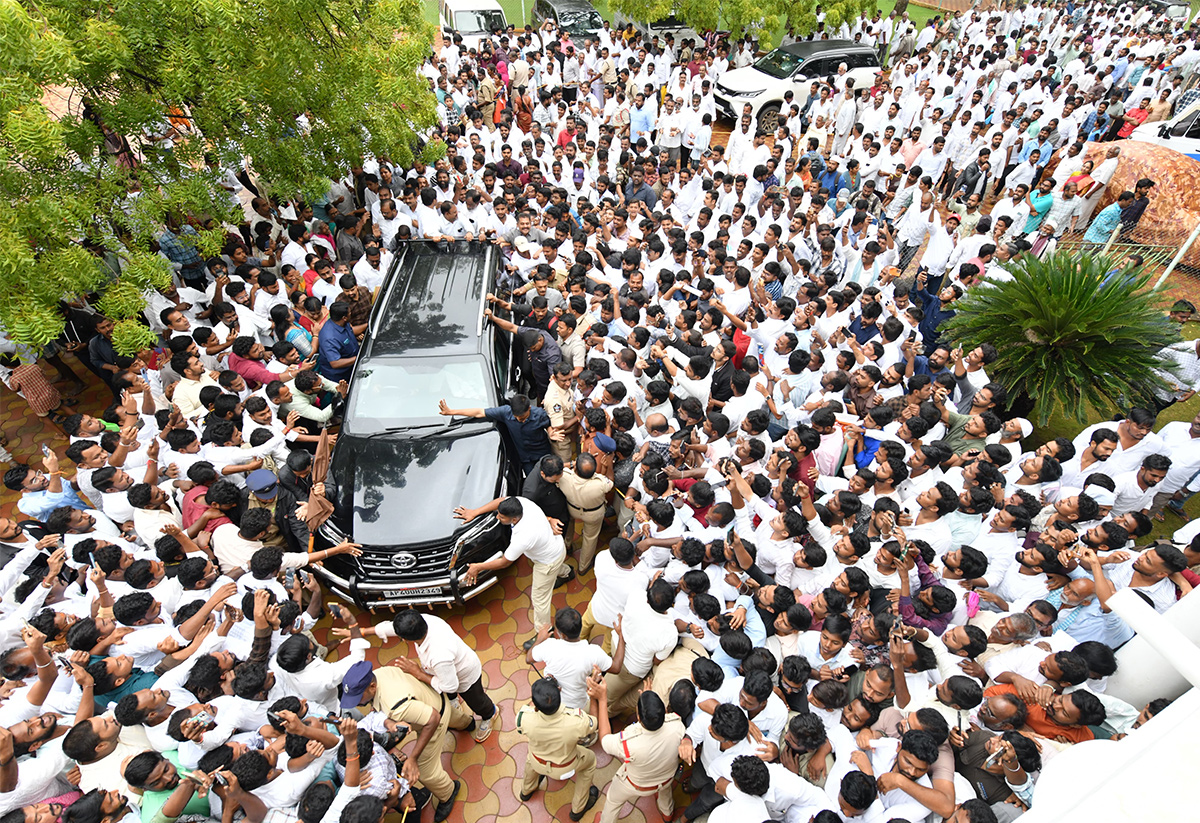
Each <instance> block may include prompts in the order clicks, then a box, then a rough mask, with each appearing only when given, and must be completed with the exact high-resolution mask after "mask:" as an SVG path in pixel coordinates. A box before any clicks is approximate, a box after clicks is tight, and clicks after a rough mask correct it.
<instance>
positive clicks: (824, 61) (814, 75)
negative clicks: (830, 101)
mask: <svg viewBox="0 0 1200 823" xmlns="http://www.w3.org/2000/svg"><path fill="white" fill-rule="evenodd" d="M836 73H837V62H836V58H831V57H826V56H821V57H810V58H809V59H808V60H806V61H804V65H802V66H801V67H800V70H799V71H798V72H796V73H795V74H793V75H792V83H793V85H795V84H807V83H811V82H812V81H813V80H820V81H822V82H824V81H825V80H826V79H828V77H829V75H831V74H836Z"/></svg>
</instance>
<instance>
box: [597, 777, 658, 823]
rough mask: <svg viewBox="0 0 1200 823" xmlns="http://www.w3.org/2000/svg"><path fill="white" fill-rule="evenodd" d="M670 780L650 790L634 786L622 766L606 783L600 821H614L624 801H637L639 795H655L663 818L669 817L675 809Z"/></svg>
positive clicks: (612, 822) (610, 822) (611, 822)
mask: <svg viewBox="0 0 1200 823" xmlns="http://www.w3.org/2000/svg"><path fill="white" fill-rule="evenodd" d="M671 783H672V781H671V780H668V781H667V782H665V783H663V784H662V785H661V786H659V787H658V788H655V789H650V791H644V790H643V789H639V788H636V787H635V786H634V785H633V784H632V783H630V782H629V778H628V777H626V776H625V771H624V767H622V768H621V770H620V771H618V772H617V774H616V776H614V777H613V779H612V782H611V783H609V784H608V796H607V798H606V799H605V801H604V811H603V812H601V813H600V823H616V822H617V820H618V815H619V814H620V813H621V810H622V809H623V808H624V807H625V804H626V803H637V801H638V798H639V797H647V796H649V795H655V796H656V797H655V800H656V802H657V803H658V812H659V814H661V815H662V816H663V817H664V818H667V817H670V816H671V812H672V811H674V809H675V798H674V797H673V796H672V794H671Z"/></svg>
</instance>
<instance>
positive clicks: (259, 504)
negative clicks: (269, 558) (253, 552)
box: [246, 495, 287, 551]
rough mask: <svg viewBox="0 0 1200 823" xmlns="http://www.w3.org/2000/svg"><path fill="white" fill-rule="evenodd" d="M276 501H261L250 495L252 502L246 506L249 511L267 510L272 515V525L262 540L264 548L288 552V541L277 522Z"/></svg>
mask: <svg viewBox="0 0 1200 823" xmlns="http://www.w3.org/2000/svg"><path fill="white" fill-rule="evenodd" d="M278 499H279V498H278V497H276V498H275V499H274V500H259V499H258V498H257V497H255V496H254V495H250V502H249V503H247V504H246V508H247V509H266V510H267V511H269V512H270V513H271V525H270V526H268V527H267V534H266V536H265V537H264V538H263V539H262V544H263V545H264V546H270V547H272V548H277V549H284V550H285V551H286V550H287V541H286V540H285V539H284V537H283V535H282V534H281V533H280V531H279V524H277V523H276V522H275V501H276V500H278Z"/></svg>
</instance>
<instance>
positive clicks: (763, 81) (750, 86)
mask: <svg viewBox="0 0 1200 823" xmlns="http://www.w3.org/2000/svg"><path fill="white" fill-rule="evenodd" d="M778 82H779V80H778V79H777V78H774V77H772V76H771V75H769V74H767V73H766V72H761V71H759V70H758V69H756V68H754V66H746V67H745V68H740V69H734V70H733V71H727V72H725V73H724V74H722V75H721V80H720V84H721V85H722V86H724V87H725V88H727V89H729V90H730V91H734V92H740V91H762V90H763V89H765V88H767V87H768V86H770V85H771V84H772V83H778Z"/></svg>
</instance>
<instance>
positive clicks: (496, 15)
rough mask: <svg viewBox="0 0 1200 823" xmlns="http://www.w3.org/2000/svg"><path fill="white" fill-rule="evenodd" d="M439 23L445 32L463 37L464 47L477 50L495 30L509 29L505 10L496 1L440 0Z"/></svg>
mask: <svg viewBox="0 0 1200 823" xmlns="http://www.w3.org/2000/svg"><path fill="white" fill-rule="evenodd" d="M438 22H439V23H440V24H441V26H442V29H443V30H447V29H449V30H452V31H455V32H457V33H458V34H461V35H462V37H463V47H464V48H468V49H477V48H479V44H480V42H481V41H483V40H485V39H487V37H488V36H489V35H490V34H491V33H492V32H493V31H494V30H495V29H500V30H501V31H504V30H505V29H507V28H508V20H506V19H505V17H504V9H502V8H500V4H499V3H497V2H496V0H438Z"/></svg>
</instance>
